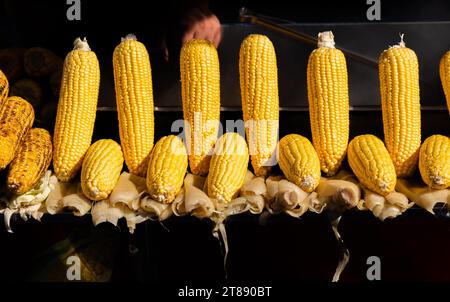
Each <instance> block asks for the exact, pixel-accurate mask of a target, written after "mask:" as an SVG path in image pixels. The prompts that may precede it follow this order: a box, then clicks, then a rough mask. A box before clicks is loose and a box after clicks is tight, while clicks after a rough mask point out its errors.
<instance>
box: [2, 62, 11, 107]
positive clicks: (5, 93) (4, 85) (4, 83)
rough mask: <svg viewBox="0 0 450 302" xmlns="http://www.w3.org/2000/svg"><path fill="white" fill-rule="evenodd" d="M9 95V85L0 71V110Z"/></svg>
mask: <svg viewBox="0 0 450 302" xmlns="http://www.w3.org/2000/svg"><path fill="white" fill-rule="evenodd" d="M8 93H9V83H8V79H7V78H6V76H5V74H4V73H3V72H2V71H1V70H0V108H1V107H2V106H3V104H4V103H5V101H6V98H7V97H8Z"/></svg>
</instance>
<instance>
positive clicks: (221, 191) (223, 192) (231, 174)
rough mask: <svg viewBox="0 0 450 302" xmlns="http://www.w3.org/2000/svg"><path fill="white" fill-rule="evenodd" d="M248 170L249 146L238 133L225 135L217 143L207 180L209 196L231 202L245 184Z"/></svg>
mask: <svg viewBox="0 0 450 302" xmlns="http://www.w3.org/2000/svg"><path fill="white" fill-rule="evenodd" d="M247 168H248V148H247V144H246V142H245V140H244V138H242V136H240V135H239V134H237V133H225V134H224V135H222V136H221V137H220V138H219V139H218V140H217V142H216V146H215V148H214V154H213V156H212V158H211V165H210V169H209V174H208V177H207V179H206V187H207V194H208V196H209V197H211V198H215V199H218V200H220V201H226V202H228V201H230V200H232V199H233V198H234V197H236V195H237V194H238V192H239V189H240V188H241V187H242V185H243V184H244V179H245V174H246V173H247Z"/></svg>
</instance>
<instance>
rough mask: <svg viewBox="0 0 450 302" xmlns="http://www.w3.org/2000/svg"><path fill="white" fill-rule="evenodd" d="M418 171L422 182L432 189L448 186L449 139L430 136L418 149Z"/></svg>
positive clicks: (449, 179) (449, 172)
mask: <svg viewBox="0 0 450 302" xmlns="http://www.w3.org/2000/svg"><path fill="white" fill-rule="evenodd" d="M419 170H420V175H422V179H423V181H424V182H425V183H426V184H427V185H429V186H430V187H431V188H433V189H445V188H447V187H449V186H450V138H448V137H447V136H443V135H438V134H436V135H432V136H430V137H429V138H427V139H426V140H425V141H424V142H423V144H422V146H421V147H420V155H419Z"/></svg>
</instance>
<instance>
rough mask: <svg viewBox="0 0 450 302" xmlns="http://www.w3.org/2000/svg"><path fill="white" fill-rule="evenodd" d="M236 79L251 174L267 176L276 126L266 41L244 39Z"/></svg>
mask: <svg viewBox="0 0 450 302" xmlns="http://www.w3.org/2000/svg"><path fill="white" fill-rule="evenodd" d="M239 75H240V86H241V99H242V110H243V113H244V121H245V123H246V134H247V142H248V146H249V153H250V157H251V162H252V166H253V170H254V171H255V174H256V175H257V176H267V174H268V173H269V172H270V170H271V166H273V165H274V164H275V160H274V152H275V149H276V146H277V141H278V124H279V122H278V121H279V101H278V71H277V58H276V54H275V49H274V47H273V45H272V42H271V41H270V40H269V38H267V37H266V36H263V35H249V36H248V37H247V38H245V40H244V41H243V42H242V44H241V49H240V52H239Z"/></svg>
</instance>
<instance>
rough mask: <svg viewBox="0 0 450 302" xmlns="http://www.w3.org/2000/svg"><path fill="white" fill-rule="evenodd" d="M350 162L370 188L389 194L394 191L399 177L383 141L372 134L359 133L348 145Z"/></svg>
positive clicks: (362, 181) (357, 174)
mask: <svg viewBox="0 0 450 302" xmlns="http://www.w3.org/2000/svg"><path fill="white" fill-rule="evenodd" d="M348 163H349V164H350V167H351V168H352V171H353V173H355V176H356V177H357V178H358V180H359V181H360V182H361V184H363V185H364V186H365V187H366V188H368V189H369V190H372V191H373V192H375V193H377V194H380V195H383V196H384V195H387V194H389V193H391V192H393V191H394V189H395V184H396V182H397V177H396V175H395V168H394V165H393V163H392V160H391V158H390V157H389V153H388V152H387V150H386V147H385V146H384V144H383V142H382V141H381V140H380V139H379V138H378V137H376V136H374V135H371V134H366V135H359V136H357V137H355V138H354V139H352V140H351V142H350V144H349V146H348Z"/></svg>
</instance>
